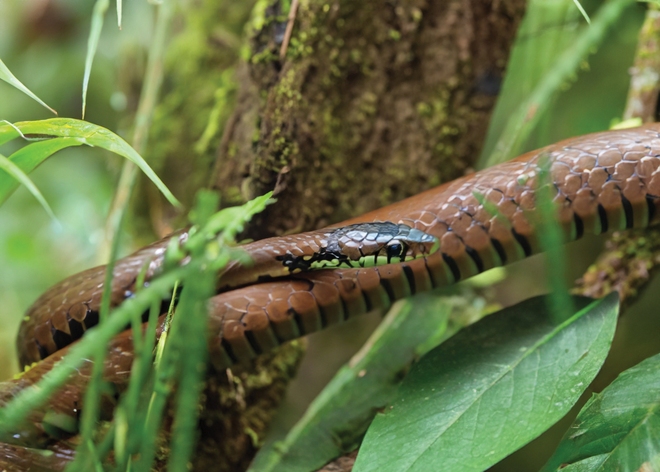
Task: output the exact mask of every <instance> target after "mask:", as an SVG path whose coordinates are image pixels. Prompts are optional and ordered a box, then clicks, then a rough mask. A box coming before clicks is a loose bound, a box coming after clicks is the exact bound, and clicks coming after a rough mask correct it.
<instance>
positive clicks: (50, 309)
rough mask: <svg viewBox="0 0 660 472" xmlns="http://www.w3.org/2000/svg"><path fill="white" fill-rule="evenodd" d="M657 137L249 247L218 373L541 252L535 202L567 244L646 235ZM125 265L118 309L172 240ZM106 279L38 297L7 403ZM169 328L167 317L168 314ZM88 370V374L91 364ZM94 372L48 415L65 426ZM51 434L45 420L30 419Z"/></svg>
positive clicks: (219, 340) (581, 147)
mask: <svg viewBox="0 0 660 472" xmlns="http://www.w3.org/2000/svg"><path fill="white" fill-rule="evenodd" d="M659 168H660V124H648V125H644V126H641V127H637V128H630V129H619V130H610V131H604V132H599V133H594V134H588V135H584V136H579V137H575V138H570V139H567V140H564V141H560V142H558V143H556V144H553V145H550V146H547V147H544V148H542V149H539V150H535V151H531V152H528V153H526V154H523V155H522V156H520V157H517V158H515V159H513V160H510V161H508V162H504V163H502V164H499V165H496V166H493V167H491V168H488V169H485V170H482V171H479V172H476V173H473V174H470V175H467V176H464V177H461V178H459V179H457V180H454V181H452V182H448V183H446V184H444V185H441V186H439V187H436V188H433V189H431V190H427V191H424V192H422V193H419V194H418V195H415V196H413V197H410V198H408V199H406V200H403V201H400V202H398V203H394V204H392V205H389V206H385V207H383V208H380V209H378V210H375V211H372V212H369V213H366V214H364V215H361V216H358V217H355V218H352V219H350V220H347V221H344V222H341V223H338V224H335V225H333V226H331V227H328V228H323V229H320V230H316V231H310V232H304V233H299V234H294V235H285V236H279V237H273V238H268V239H263V240H259V241H254V242H252V243H249V244H246V245H244V246H242V247H241V248H242V249H243V250H244V251H245V252H246V253H247V254H248V255H249V257H250V258H251V259H252V261H253V263H252V264H251V265H245V264H244V263H233V264H230V265H229V266H228V267H227V268H226V269H225V270H224V271H222V273H220V274H218V279H217V289H218V294H217V295H215V296H214V297H212V298H211V299H209V301H208V320H209V321H208V323H209V333H210V334H209V350H210V359H211V362H212V363H213V364H214V365H215V366H216V367H219V368H228V367H230V366H233V365H235V364H237V363H244V362H246V361H249V360H250V359H253V358H255V357H257V356H259V355H261V354H263V353H265V352H267V351H269V350H271V349H273V348H275V347H277V346H279V345H281V344H282V343H285V342H287V341H290V340H292V339H296V338H298V337H301V336H304V335H306V334H309V333H312V332H315V331H318V330H320V329H323V328H326V327H328V326H331V325H335V324H338V323H341V322H343V321H345V320H347V319H350V318H353V317H355V316H358V315H361V314H364V313H367V312H370V311H372V310H376V309H381V310H383V309H387V308H389V307H390V306H391V305H392V304H393V303H394V302H395V301H396V300H399V299H402V298H405V297H409V296H411V295H414V294H416V293H419V292H424V291H429V290H432V289H433V288H436V287H442V286H445V285H449V284H453V283H456V282H458V281H460V280H464V279H467V278H469V277H472V276H474V275H477V274H479V273H481V272H484V271H486V270H489V269H491V268H494V267H499V266H504V265H506V264H510V263H513V262H515V261H518V260H521V259H523V258H526V257H529V256H531V255H533V254H536V253H538V252H541V251H542V250H543V249H544V247H543V245H542V243H541V238H540V235H539V228H540V227H541V226H540V225H541V224H542V223H543V222H542V221H541V218H542V217H543V213H542V212H541V211H540V210H539V206H540V205H539V201H540V199H541V193H540V192H541V190H542V189H543V190H545V193H544V194H543V195H545V196H547V198H548V199H550V200H551V201H552V203H553V208H554V213H553V215H554V222H555V223H556V225H557V226H558V228H559V229H560V231H561V234H562V236H563V239H564V241H565V242H570V241H574V240H577V239H580V238H582V237H583V236H584V235H587V234H601V233H606V232H609V231H614V230H624V229H629V228H644V227H647V226H650V225H652V224H655V223H657V222H658V219H659V218H660V212H658V205H659V204H660V170H659ZM187 237H188V231H187V230H181V231H179V232H177V233H175V234H174V235H171V236H170V237H167V238H164V239H162V240H160V241H157V242H155V243H153V244H151V245H149V246H146V247H144V248H142V249H140V250H138V251H137V252H135V253H133V254H131V255H129V256H127V257H125V258H123V259H120V260H118V261H117V262H116V264H115V267H114V272H113V275H114V278H113V280H112V287H111V305H112V306H118V305H120V304H121V303H122V302H123V301H124V300H126V299H127V298H130V297H132V296H133V295H134V293H135V290H136V289H137V287H136V280H137V278H138V274H139V273H140V271H142V270H144V268H145V267H146V268H147V269H146V275H145V280H146V281H147V282H148V281H149V280H150V279H152V278H154V277H158V275H159V274H160V273H161V271H162V268H163V261H164V254H165V251H166V248H167V245H168V244H170V241H171V239H173V238H174V239H176V240H178V242H179V244H183V243H184V242H185V241H186V239H187ZM104 273H105V267H104V266H99V267H96V268H93V269H89V270H87V271H84V272H81V273H79V274H76V275H74V276H72V277H70V278H68V279H66V280H64V281H62V282H60V283H58V284H57V285H55V286H54V287H52V288H50V289H49V290H48V291H46V292H45V293H44V294H43V295H41V296H40V297H39V298H38V299H37V300H36V301H35V302H34V304H33V305H32V306H31V307H30V308H29V309H28V312H27V314H26V316H25V320H24V321H23V323H22V325H21V327H20V330H19V335H18V349H19V358H20V361H21V363H22V364H23V365H29V364H33V363H36V364H34V366H33V367H32V368H31V369H30V370H28V371H27V372H26V373H25V374H24V375H23V376H22V377H21V378H20V379H18V380H16V381H12V382H13V383H12V382H6V383H5V384H3V385H2V387H1V388H0V403H4V402H6V401H7V399H9V398H11V396H12V395H13V394H14V393H15V392H16V391H18V390H20V389H21V388H25V386H27V385H31V384H33V383H35V382H36V381H37V380H38V379H39V378H40V377H41V376H42V375H43V373H44V372H47V371H48V370H49V369H50V368H51V367H52V366H53V365H54V364H55V363H57V362H58V360H59V359H61V357H62V356H63V355H64V354H65V353H66V351H67V346H68V345H69V344H70V343H72V342H75V340H76V339H78V338H80V337H81V336H82V335H83V334H84V332H85V331H86V330H87V329H89V328H91V327H93V326H94V325H95V324H96V323H97V322H98V311H99V307H100V301H101V294H102V292H103V280H104ZM163 316H164V315H163ZM131 340H132V337H131V333H130V330H127V331H126V332H123V333H121V334H119V335H118V336H117V337H116V338H115V339H114V340H113V341H112V343H111V345H110V346H109V355H108V359H107V360H106V363H105V365H104V375H105V377H106V379H108V380H109V381H110V382H118V383H119V382H122V381H125V379H126V378H127V375H128V374H127V372H128V371H129V370H130V363H131V361H132V354H131V352H132V346H131ZM89 364H91V362H90V363H89ZM89 369H90V366H89V365H83V367H81V369H80V375H79V376H78V377H75V376H74V377H73V378H72V379H71V381H70V382H69V383H68V384H67V385H66V386H65V388H64V391H65V393H64V394H62V393H60V392H58V393H57V394H56V395H55V396H54V397H53V399H51V402H50V404H49V407H50V408H51V409H52V410H54V411H56V412H61V413H63V414H68V415H71V414H72V411H74V410H75V409H76V408H77V403H76V399H80V398H81V393H80V391H82V390H84V385H85V383H86V379H87V377H86V376H87V375H88V374H85V373H86V372H89ZM30 420H31V421H33V423H35V424H36V426H35V428H36V429H38V430H40V431H41V430H43V429H44V426H43V415H42V416H39V414H38V413H37V414H35V416H33V417H31V418H30Z"/></svg>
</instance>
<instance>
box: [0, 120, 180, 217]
mask: <svg viewBox="0 0 660 472" xmlns="http://www.w3.org/2000/svg"><path fill="white" fill-rule="evenodd" d="M19 136H23V137H24V138H26V139H28V140H39V141H37V142H34V143H31V144H28V145H27V146H25V147H24V148H23V149H21V151H22V153H21V151H17V152H15V153H14V154H12V156H10V158H9V159H10V160H11V161H12V162H14V163H15V164H16V165H17V166H18V167H19V168H21V170H22V171H23V172H29V171H30V170H32V169H34V167H36V166H37V165H39V164H40V163H41V162H43V161H44V160H46V159H47V158H48V157H49V156H50V155H52V153H54V152H56V151H58V150H60V149H63V148H64V147H68V146H80V145H81V144H86V145H88V146H92V147H94V146H96V147H100V148H103V149H106V150H108V151H111V152H114V153H115V154H119V155H120V156H122V157H125V158H126V159H128V160H129V161H131V162H133V163H134V164H135V165H137V166H138V167H139V168H140V169H141V170H142V172H144V173H145V175H146V176H147V177H149V179H150V180H151V181H152V182H153V183H154V184H155V185H156V187H158V189H159V190H160V191H161V192H162V193H163V195H164V196H165V198H167V199H168V200H169V202H170V203H171V204H172V205H174V206H177V207H179V206H181V204H180V203H179V201H178V200H177V199H176V198H175V197H174V195H172V193H171V192H170V191H169V189H168V188H167V187H166V186H165V184H164V183H163V182H162V181H161V180H160V179H159V178H158V176H157V175H156V174H155V172H154V171H153V170H151V168H150V167H149V165H148V164H147V163H146V161H145V160H144V159H143V158H142V156H140V154H138V153H137V151H136V150H135V149H133V148H132V147H131V146H130V145H129V144H128V143H127V142H126V141H124V140H123V139H122V138H121V137H119V136H118V135H116V134H115V133H113V132H112V131H110V130H108V129H106V128H103V127H102V126H98V125H95V124H93V123H89V122H86V121H81V120H76V119H72V118H52V119H49V120H41V121H23V122H20V123H14V124H11V123H4V124H0V146H1V145H3V144H5V143H7V142H9V141H11V140H12V139H16V138H18V137H19ZM49 138H69V139H68V140H66V141H62V140H60V141H56V142H55V143H53V144H51V145H47V144H43V143H44V142H47V141H43V140H44V139H49ZM53 141H55V139H53ZM37 144H39V145H38V146H37ZM64 144H66V146H65V145H64ZM49 151H50V153H49ZM17 156H18V157H17ZM23 166H25V167H23ZM3 180H4V181H5V182H7V177H6V176H4V177H3V176H2V172H0V182H3ZM11 187H12V186H11V185H9V186H7V187H6V188H5V187H2V186H0V203H1V202H3V201H4V200H6V199H7V197H9V195H10V194H11V193H12V192H13V191H14V190H15V189H16V186H13V188H11Z"/></svg>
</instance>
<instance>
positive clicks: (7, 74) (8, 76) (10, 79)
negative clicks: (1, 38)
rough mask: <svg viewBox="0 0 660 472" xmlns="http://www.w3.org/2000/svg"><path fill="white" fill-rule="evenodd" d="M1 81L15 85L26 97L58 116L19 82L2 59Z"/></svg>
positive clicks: (0, 61)
mask: <svg viewBox="0 0 660 472" xmlns="http://www.w3.org/2000/svg"><path fill="white" fill-rule="evenodd" d="M0 79H2V80H4V81H5V82H7V83H8V84H10V85H13V86H14V87H16V88H17V89H18V90H20V91H21V92H23V93H24V94H25V95H27V96H28V97H30V98H31V99H32V100H34V101H36V102H37V103H39V104H40V105H42V106H44V107H46V108H48V109H49V110H50V111H52V112H53V113H55V114H56V115H57V112H56V111H55V110H54V109H52V108H51V107H49V106H48V105H46V103H45V102H44V101H43V100H42V99H40V98H39V97H37V96H36V95H35V94H34V93H32V91H31V90H30V89H29V88H27V87H26V86H25V85H23V83H22V82H21V81H20V80H18V79H17V78H16V77H15V76H14V74H12V73H11V71H10V70H9V68H8V67H7V66H6V65H5V63H4V62H2V59H0Z"/></svg>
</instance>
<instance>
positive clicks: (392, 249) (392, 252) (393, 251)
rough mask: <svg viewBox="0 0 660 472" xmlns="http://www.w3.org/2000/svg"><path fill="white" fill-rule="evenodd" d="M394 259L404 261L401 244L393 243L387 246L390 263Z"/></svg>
mask: <svg viewBox="0 0 660 472" xmlns="http://www.w3.org/2000/svg"><path fill="white" fill-rule="evenodd" d="M394 257H396V258H399V259H403V245H402V244H401V243H392V244H390V245H389V246H387V260H388V262H389V261H390V260H391V259H392V258H394Z"/></svg>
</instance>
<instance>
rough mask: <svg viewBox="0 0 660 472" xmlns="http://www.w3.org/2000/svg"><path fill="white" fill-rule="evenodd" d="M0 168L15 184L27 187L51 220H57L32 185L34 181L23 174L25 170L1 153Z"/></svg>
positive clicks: (0, 200)
mask: <svg viewBox="0 0 660 472" xmlns="http://www.w3.org/2000/svg"><path fill="white" fill-rule="evenodd" d="M0 169H2V170H3V171H5V172H6V175H9V176H11V177H13V178H14V179H16V180H15V181H16V185H18V183H21V184H23V185H24V186H25V187H26V188H27V189H28V191H29V192H30V193H31V194H32V195H33V196H34V198H36V199H37V201H38V202H39V204H40V205H41V206H42V207H43V209H44V210H46V213H48V216H50V217H51V218H52V219H53V220H55V221H57V218H56V217H55V214H54V213H53V210H51V208H50V205H48V202H47V201H46V199H45V198H44V196H43V195H42V194H41V192H40V191H39V189H38V188H37V186H36V185H34V182H32V180H30V178H29V177H28V176H27V175H26V174H25V172H23V171H22V170H21V168H20V167H18V166H17V165H16V164H14V163H13V162H12V161H11V160H9V159H7V158H6V157H5V156H3V155H2V154H0ZM1 190H2V189H1V187H0V192H1ZM0 203H2V198H1V197H0Z"/></svg>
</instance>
